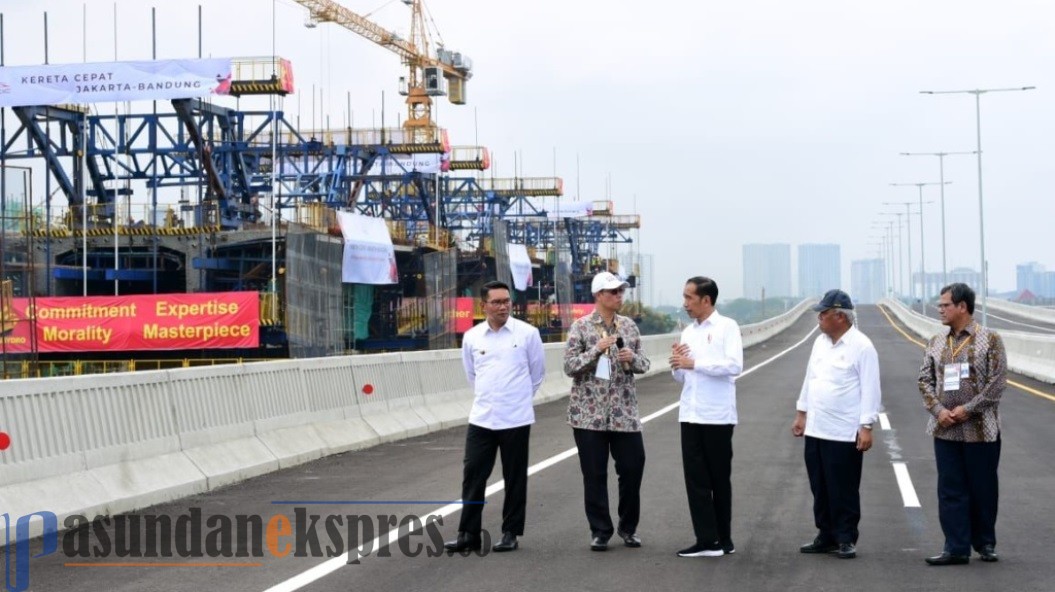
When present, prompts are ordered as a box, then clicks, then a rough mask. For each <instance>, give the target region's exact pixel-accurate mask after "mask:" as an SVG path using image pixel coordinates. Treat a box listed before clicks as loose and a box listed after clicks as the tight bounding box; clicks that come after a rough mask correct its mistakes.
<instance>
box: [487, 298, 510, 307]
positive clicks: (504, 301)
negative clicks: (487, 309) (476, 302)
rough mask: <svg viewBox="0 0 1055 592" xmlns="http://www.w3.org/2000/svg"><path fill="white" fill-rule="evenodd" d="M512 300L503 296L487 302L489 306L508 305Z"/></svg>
mask: <svg viewBox="0 0 1055 592" xmlns="http://www.w3.org/2000/svg"><path fill="white" fill-rule="evenodd" d="M512 303H513V301H512V300H511V299H509V298H503V299H501V300H491V301H489V302H488V304H490V305H491V306H509V305H510V304H512Z"/></svg>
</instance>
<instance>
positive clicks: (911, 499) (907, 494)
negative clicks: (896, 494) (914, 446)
mask: <svg viewBox="0 0 1055 592" xmlns="http://www.w3.org/2000/svg"><path fill="white" fill-rule="evenodd" d="M892 464H893V465H894V476H895V477H897V486H898V489H900V490H901V499H902V500H903V501H904V502H905V507H906V508H918V507H920V505H919V496H917V495H916V488H915V487H912V477H909V475H908V467H906V466H905V463H903V462H896V463H892Z"/></svg>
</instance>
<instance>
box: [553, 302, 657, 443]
mask: <svg viewBox="0 0 1055 592" xmlns="http://www.w3.org/2000/svg"><path fill="white" fill-rule="evenodd" d="M603 335H618V336H620V337H622V338H623V346H624V347H626V348H629V349H630V351H632V352H634V360H633V361H632V362H630V363H629V371H627V370H624V369H623V367H622V365H621V364H620V363H619V362H618V361H617V360H616V353H617V350H616V347H615V346H613V347H612V348H610V349H609V350H608V351H606V352H604V353H600V354H599V353H598V352H597V348H596V347H595V346H596V345H597V342H598V341H600V340H601V339H602V338H603ZM602 355H603V356H608V362H609V365H610V368H611V372H610V376H611V379H610V380H606V379H603V378H597V377H596V376H595V374H596V372H597V360H598V359H599V358H600V357H601V356H602ZM649 366H650V362H649V360H648V358H647V357H645V354H644V352H642V351H641V332H640V331H638V329H637V325H636V324H634V321H633V320H631V319H630V318H629V317H624V316H620V315H615V322H614V323H613V326H611V327H605V324H604V320H603V319H602V318H601V315H600V314H598V313H597V312H596V311H594V312H593V313H591V314H589V315H587V316H585V317H582V318H580V319H579V320H577V321H575V322H574V323H572V326H571V330H570V331H569V332H568V343H567V345H566V346H565V349H564V373H565V374H567V375H568V376H571V377H572V379H573V380H572V387H571V396H570V397H568V424H569V425H571V427H573V428H581V429H585V430H598V431H610V432H640V431H641V420H640V418H639V417H638V411H637V389H636V387H635V386H634V374H644V373H645V372H648V368H649Z"/></svg>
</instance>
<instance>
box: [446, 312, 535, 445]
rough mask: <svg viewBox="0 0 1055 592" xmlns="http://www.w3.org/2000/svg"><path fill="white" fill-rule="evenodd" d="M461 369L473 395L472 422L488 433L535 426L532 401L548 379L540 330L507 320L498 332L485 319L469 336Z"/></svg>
mask: <svg viewBox="0 0 1055 592" xmlns="http://www.w3.org/2000/svg"><path fill="white" fill-rule="evenodd" d="M462 365H463V366H464V367H465V376H466V377H467V378H468V379H469V385H470V386H472V388H473V395H474V399H473V407H472V410H471V411H469V423H471V424H473V425H476V426H480V427H482V428H487V429H489V430H505V429H509V428H517V427H520V426H525V425H528V424H532V423H535V408H534V406H533V405H532V404H531V398H532V397H533V396H534V394H535V391H537V390H538V388H539V386H540V385H541V384H542V380H543V378H545V376H546V366H545V357H544V354H543V352H542V338H541V337H540V336H539V332H538V329H536V328H535V327H533V326H531V325H529V324H528V323H525V322H524V321H521V320H519V319H515V318H513V317H509V319H508V320H506V323H505V325H503V326H502V328H500V329H498V330H497V331H495V330H493V329H491V326H490V325H489V324H488V323H487V321H484V322H482V323H480V324H478V325H476V326H475V327H473V328H472V329H469V330H468V331H466V332H465V336H464V337H463V338H462Z"/></svg>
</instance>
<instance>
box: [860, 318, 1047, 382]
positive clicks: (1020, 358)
mask: <svg viewBox="0 0 1055 592" xmlns="http://www.w3.org/2000/svg"><path fill="white" fill-rule="evenodd" d="M989 302H990V303H992V300H990V301H989ZM880 305H881V306H883V307H884V308H886V309H887V310H889V311H890V312H891V314H893V315H894V316H896V317H897V318H898V320H900V321H901V322H902V323H904V324H905V326H906V327H908V328H909V329H910V330H911V331H912V332H914V333H915V334H917V335H919V336H920V337H922V338H923V339H924V340H927V339H930V338H931V337H933V336H934V335H938V334H944V333H947V332H948V328H947V327H945V326H944V325H942V324H941V323H940V322H939V321H936V320H934V319H930V318H927V317H924V316H922V315H920V314H919V313H916V312H914V311H911V310H909V309H908V307H906V306H905V305H904V304H902V303H901V302H899V301H897V300H891V299H884V300H883V301H881V302H880ZM977 312H978V310H977V308H976V309H975V313H977ZM997 332H998V333H999V334H1000V337H1001V338H1003V340H1004V348H1005V349H1006V350H1007V366H1008V368H1009V369H1011V371H1013V372H1017V373H1019V374H1022V375H1025V376H1029V377H1031V378H1035V379H1037V380H1041V381H1044V382H1048V383H1055V336H1052V335H1040V334H1037V333H1027V332H1023V331H1004V330H1000V331H997Z"/></svg>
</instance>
